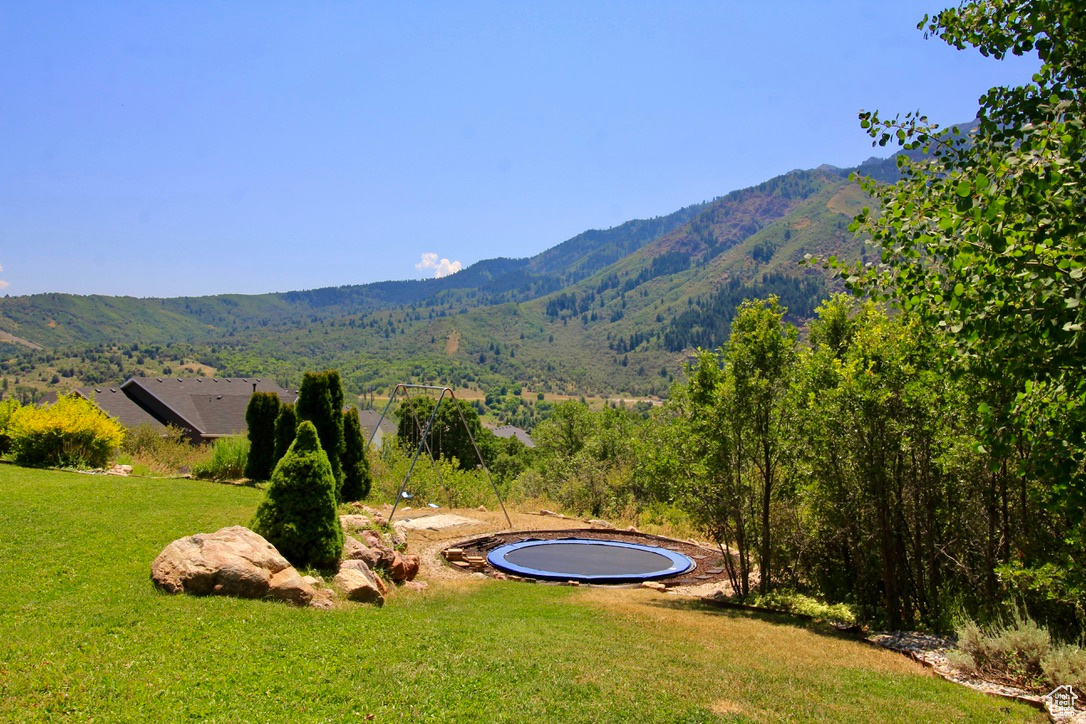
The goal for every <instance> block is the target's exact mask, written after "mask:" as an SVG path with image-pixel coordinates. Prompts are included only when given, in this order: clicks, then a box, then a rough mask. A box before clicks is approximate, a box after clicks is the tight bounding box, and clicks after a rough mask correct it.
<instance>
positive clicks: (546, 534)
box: [443, 528, 728, 588]
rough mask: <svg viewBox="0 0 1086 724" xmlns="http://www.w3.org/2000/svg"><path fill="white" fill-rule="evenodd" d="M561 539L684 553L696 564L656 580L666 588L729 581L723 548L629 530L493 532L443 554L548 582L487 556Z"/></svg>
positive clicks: (470, 568) (475, 569)
mask: <svg viewBox="0 0 1086 724" xmlns="http://www.w3.org/2000/svg"><path fill="white" fill-rule="evenodd" d="M562 538H588V539H591V540H613V541H620V542H624V543H640V544H642V545H651V546H657V547H659V548H666V549H667V550H670V551H675V552H676V553H682V554H683V555H685V556H687V557H689V558H691V559H692V560H693V561H694V563H696V564H697V565H696V566H695V567H694V568H693V570H691V571H690V572H688V573H684V574H682V575H679V576H675V577H673V578H664V579H659V580H657V581H656V583H661V584H663V585H664V586H665V587H667V588H674V587H677V586H697V585H701V584H706V583H708V584H712V583H721V584H723V583H727V582H728V574H727V572H726V571H725V570H724V558H723V557H722V556H721V554H720V551H715V550H712V549H710V548H705V547H704V546H700V545H697V544H695V543H690V542H688V541H680V540H674V539H672V538H664V537H662V536H657V535H649V534H648V533H638V532H634V531H628V530H617V529H614V530H612V529H600V528H572V529H571V528H566V529H564V530H525V531H511V532H508V533H493V534H490V535H485V536H480V537H477V538H471V539H469V540H465V541H461V542H460V543H456V544H455V545H452V546H449V547H448V548H446V549H445V550H444V551H443V553H444V554H445V558H446V560H450V556H449V555H448V551H449V550H450V549H452V550H456V549H459V550H461V551H463V556H462V561H459V562H454V561H452V560H450V563H452V565H454V566H456V567H457V568H460V569H461V570H464V571H465V572H469V573H484V574H486V575H488V576H490V577H491V578H508V579H512V580H524V581H532V582H534V583H545V581H541V580H538V579H534V578H523V577H521V576H514V575H510V574H507V573H503V572H502V571H499V570H498V569H496V568H494V567H493V566H491V565H490V564H489V563H487V562H486V556H487V554H488V553H489V552H490V551H492V550H494V549H495V548H497V547H499V546H503V545H506V544H508V543H520V542H522V541H527V540H559V539H562ZM452 558H461V556H460V555H455V554H454V555H453V556H452ZM462 564H466V565H462ZM584 585H588V584H584ZM627 585H639V584H627Z"/></svg>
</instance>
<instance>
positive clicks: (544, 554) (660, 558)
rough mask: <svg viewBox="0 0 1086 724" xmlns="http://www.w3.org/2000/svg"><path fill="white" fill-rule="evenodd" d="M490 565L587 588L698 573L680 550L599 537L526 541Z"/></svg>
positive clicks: (499, 553) (505, 549) (493, 557)
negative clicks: (588, 584)
mask: <svg viewBox="0 0 1086 724" xmlns="http://www.w3.org/2000/svg"><path fill="white" fill-rule="evenodd" d="M486 558H487V562H488V563H490V565H492V566H494V567H495V568H497V569H498V570H501V571H504V572H506V573H511V574H513V575H516V576H525V577H528V578H538V579H542V580H546V581H579V582H581V583H607V584H616V583H640V582H642V581H653V580H657V579H660V578H671V577H673V576H678V575H681V574H683V573H687V572H689V571H691V570H693V569H694V567H695V565H696V564H695V563H694V561H693V560H691V559H690V558H689V557H687V556H685V555H683V554H682V553H679V552H677V551H673V550H668V549H667V548H660V547H658V546H651V545H645V544H642V543H631V542H625V541H617V540H599V539H593V538H558V539H555V540H523V541H520V542H517V543H507V544H505V545H502V546H498V547H497V548H494V549H493V550H491V551H490V552H489V553H487V557H486Z"/></svg>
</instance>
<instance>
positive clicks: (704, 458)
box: [634, 350, 757, 596]
mask: <svg viewBox="0 0 1086 724" xmlns="http://www.w3.org/2000/svg"><path fill="white" fill-rule="evenodd" d="M687 377H688V382H686V383H676V384H675V385H673V386H672V390H671V396H670V397H669V399H668V402H667V405H666V406H665V408H664V409H663V410H661V411H660V412H659V413H657V414H656V415H655V417H654V419H653V420H652V421H651V422H650V424H648V425H646V426H645V427H644V432H643V437H642V440H641V451H640V453H639V455H638V465H637V466H636V468H635V472H634V475H635V478H636V484H637V486H638V491H639V493H640V494H641V495H642V496H644V497H649V496H652V497H656V498H658V499H662V500H667V501H669V502H674V503H676V504H677V505H678V506H679V507H680V508H682V509H683V510H684V511H686V513H687V514H688V515H689V516H690V519H691V521H692V522H693V523H694V524H695V525H697V526H699V527H700V528H701V529H702V530H703V531H705V533H706V535H708V536H709V537H710V538H711V539H712V540H713V541H714V542H715V543H717V544H718V545H719V546H720V547H721V551H722V552H723V553H724V565H725V567H726V569H727V572H728V577H729V579H730V582H731V585H732V590H734V591H736V592H737V593H739V595H741V596H747V595H748V594H749V593H750V578H751V574H752V572H753V570H752V569H753V561H752V555H751V544H752V541H754V540H756V538H757V529H756V520H755V511H754V506H753V502H754V497H755V496H754V492H753V490H752V489H751V487H750V480H749V477H745V476H744V475H743V474H742V473H743V470H744V468H745V467H747V466H748V463H747V452H746V448H745V446H744V443H745V439H746V438H745V435H744V434H743V430H744V426H743V425H742V424H738V425H737V424H736V422H737V421H738V417H737V416H736V415H735V414H734V411H735V409H736V408H737V399H736V396H735V385H734V380H729V379H728V376H727V374H726V371H725V368H724V367H723V366H722V365H721V359H720V356H719V355H718V353H716V352H710V351H708V350H698V353H697V358H696V360H695V362H694V363H693V364H692V365H691V366H690V367H689V368H688V369H687Z"/></svg>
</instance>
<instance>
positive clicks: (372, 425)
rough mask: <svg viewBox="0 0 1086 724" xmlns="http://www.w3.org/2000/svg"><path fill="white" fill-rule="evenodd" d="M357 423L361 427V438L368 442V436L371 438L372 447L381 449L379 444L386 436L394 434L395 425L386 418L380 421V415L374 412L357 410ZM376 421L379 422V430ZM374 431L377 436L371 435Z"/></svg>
mask: <svg viewBox="0 0 1086 724" xmlns="http://www.w3.org/2000/svg"><path fill="white" fill-rule="evenodd" d="M358 421H359V423H361V425H362V438H363V439H364V440H365V441H366V442H369V441H370V436H373V445H374V447H381V442H382V441H383V440H384V438H385V436H386V435H395V434H396V423H395V422H393V421H392V420H390V419H388V418H387V417H386V418H385V419H384V420H381V413H380V412H377V411H376V410H359V412H358ZM378 421H380V427H379V428H378ZM375 429H377V434H376V435H373V431H374V430H375Z"/></svg>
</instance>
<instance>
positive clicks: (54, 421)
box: [8, 395, 124, 468]
mask: <svg viewBox="0 0 1086 724" xmlns="http://www.w3.org/2000/svg"><path fill="white" fill-rule="evenodd" d="M8 434H9V435H10V436H11V450H12V453H13V455H14V457H15V462H17V463H19V464H20V465H33V466H42V465H48V466H54V467H91V468H101V467H105V466H106V465H107V464H108V463H109V460H110V457H111V456H112V454H113V451H114V450H116V449H117V447H118V446H119V445H120V444H121V441H122V440H123V439H124V427H122V426H121V424H120V423H119V422H117V421H116V420H114V419H113V418H111V417H109V416H107V415H106V414H105V413H104V412H102V411H101V410H100V409H99V408H98V407H97V406H96V405H95V404H94V403H93V402H91V401H90V400H86V399H84V398H82V397H78V396H76V395H70V396H62V397H60V398H59V399H58V400H57V401H56V402H55V403H54V404H52V405H49V406H46V407H36V406H33V405H27V406H24V407H20V408H18V409H16V410H14V411H13V412H12V413H11V417H10V420H9V422H8Z"/></svg>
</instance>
